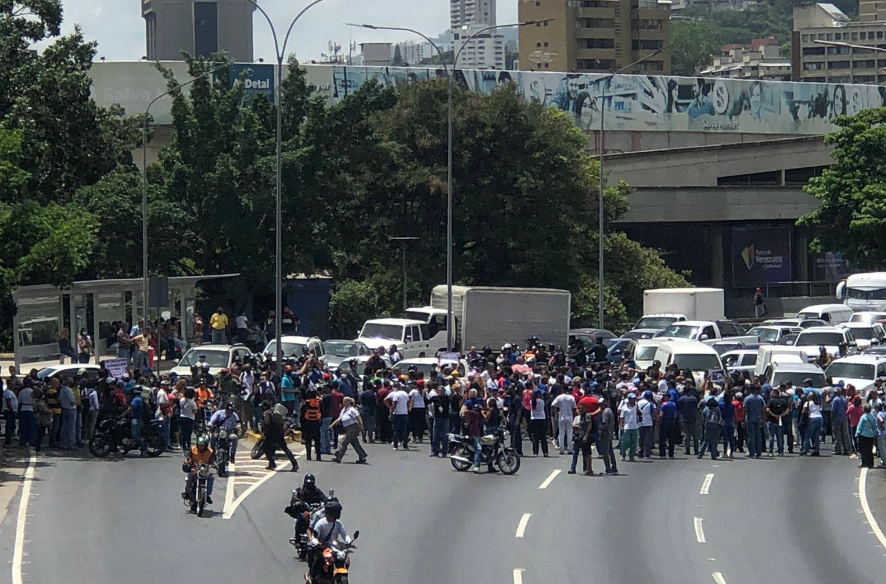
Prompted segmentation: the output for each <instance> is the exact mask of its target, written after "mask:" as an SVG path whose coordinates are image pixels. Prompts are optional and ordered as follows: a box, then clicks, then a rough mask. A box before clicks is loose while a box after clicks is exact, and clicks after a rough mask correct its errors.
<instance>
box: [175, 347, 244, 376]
mask: <svg viewBox="0 0 886 584" xmlns="http://www.w3.org/2000/svg"><path fill="white" fill-rule="evenodd" d="M201 356H204V357H205V358H206V359H205V361H206V364H207V365H209V374H210V375H212V376H213V377H217V376H218V374H219V373H221V370H222V369H229V368H230V367H231V365H233V364H235V363H243V362H244V361H246V360H247V359H251V358H252V351H250V350H249V348H248V347H246V345H197V346H196V347H193V348H191V349H190V350H189V351H188V352H187V353H185V355H184V357H182V358H181V359H180V360H179V362H178V364H176V366H175V367H173V368H172V369H171V370H170V373H175V374H176V375H178V376H179V377H184V378H188V379H190V377H191V367H194V366H196V365H197V363H199V362H200V357H201Z"/></svg>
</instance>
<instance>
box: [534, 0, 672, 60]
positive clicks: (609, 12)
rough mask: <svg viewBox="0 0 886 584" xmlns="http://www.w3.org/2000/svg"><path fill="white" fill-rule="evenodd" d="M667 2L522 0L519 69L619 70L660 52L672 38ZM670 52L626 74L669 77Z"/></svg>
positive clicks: (657, 0)
mask: <svg viewBox="0 0 886 584" xmlns="http://www.w3.org/2000/svg"><path fill="white" fill-rule="evenodd" d="M670 6H671V3H670V2H669V1H667V0H661V1H659V0H525V1H521V2H520V4H519V8H518V19H519V20H520V22H526V21H529V20H534V21H536V24H535V25H534V26H522V27H520V68H521V69H526V70H536V71H538V70H541V71H544V70H551V71H567V72H572V71H582V72H605V73H611V72H614V71H618V70H620V69H622V68H624V67H627V66H629V65H631V64H632V63H634V62H636V61H638V60H640V59H642V58H643V57H646V56H648V55H650V54H651V53H653V52H655V51H658V50H661V49H662V48H664V47H665V46H666V45H667V43H668V39H669V37H670V31H671V27H670ZM670 71H671V59H670V53H669V52H668V51H666V50H665V51H662V52H661V53H660V54H658V55H656V56H655V57H651V58H649V59H647V60H645V61H643V62H642V63H639V64H637V66H636V67H633V68H632V69H631V71H630V72H632V73H633V72H643V73H648V74H667V73H670Z"/></svg>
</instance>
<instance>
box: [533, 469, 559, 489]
mask: <svg viewBox="0 0 886 584" xmlns="http://www.w3.org/2000/svg"><path fill="white" fill-rule="evenodd" d="M561 472H563V471H561V470H560V469H557V470H555V471H552V472H551V474H550V475H549V476H548V478H546V479H545V482H543V483H542V484H540V485H539V486H538V490H539V491H540V490H542V489H547V488H548V485H550V484H551V483H552V482H554V479H555V478H557V475H558V474H560V473H561Z"/></svg>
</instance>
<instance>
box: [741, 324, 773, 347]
mask: <svg viewBox="0 0 886 584" xmlns="http://www.w3.org/2000/svg"><path fill="white" fill-rule="evenodd" d="M748 334H749V335H752V336H755V337H759V338H760V340H761V341H769V342H772V343H774V342H775V341H777V340H778V329H769V328H762V327H759V326H755V327H754V328H752V329H751V330H749V331H748Z"/></svg>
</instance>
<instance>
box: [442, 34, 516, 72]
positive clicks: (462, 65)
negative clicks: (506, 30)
mask: <svg viewBox="0 0 886 584" xmlns="http://www.w3.org/2000/svg"><path fill="white" fill-rule="evenodd" d="M485 27H486V25H474V26H469V27H467V28H460V29H455V32H454V36H453V42H454V45H453V47H454V49H455V54H456V55H458V67H459V69H504V68H505V37H504V35H501V34H498V32H497V31H494V30H490V31H486V32H484V33H481V34H478V35H477V36H475V37H474V38H473V39H471V40H470V41H467V39H469V38H470V37H471V36H473V35H474V34H476V33H478V32H479V31H481V30H483V28H485Z"/></svg>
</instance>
